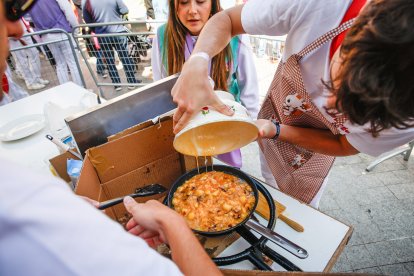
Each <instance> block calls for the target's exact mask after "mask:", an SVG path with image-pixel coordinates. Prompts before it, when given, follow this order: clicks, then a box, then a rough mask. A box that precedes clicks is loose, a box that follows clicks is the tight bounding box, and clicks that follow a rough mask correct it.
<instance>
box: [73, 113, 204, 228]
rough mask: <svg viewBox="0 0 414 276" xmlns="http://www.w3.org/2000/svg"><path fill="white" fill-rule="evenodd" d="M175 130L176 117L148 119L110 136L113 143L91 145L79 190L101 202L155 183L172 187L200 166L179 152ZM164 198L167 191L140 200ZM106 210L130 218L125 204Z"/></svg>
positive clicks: (202, 162)
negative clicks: (185, 174) (175, 146)
mask: <svg viewBox="0 0 414 276" xmlns="http://www.w3.org/2000/svg"><path fill="white" fill-rule="evenodd" d="M172 129H173V127H172V118H171V117H164V118H163V119H160V120H159V121H157V122H156V123H155V124H154V123H153V122H152V121H148V122H145V123H142V124H140V125H137V126H134V127H132V128H130V129H127V130H125V131H123V132H121V133H119V134H117V135H115V136H113V137H110V138H109V142H107V143H105V144H103V145H100V146H97V147H94V148H90V149H89V150H88V151H87V153H86V156H85V159H84V163H83V167H82V171H81V175H80V177H79V180H78V184H77V187H76V193H77V194H78V195H83V196H87V197H89V198H92V199H94V200H97V201H99V202H101V201H105V200H109V199H112V198H116V197H122V196H125V195H128V194H131V193H134V192H135V190H136V189H137V188H140V187H144V186H147V185H149V184H153V183H159V184H161V185H163V186H164V187H166V188H169V187H170V186H171V185H172V184H173V183H174V182H175V180H177V179H178V178H179V177H180V176H181V175H182V174H184V173H185V172H187V171H189V170H192V169H194V168H196V166H197V162H196V159H195V158H194V157H189V156H183V155H181V154H179V153H178V152H176V151H175V149H174V148H173V140H174V134H173V132H172ZM199 163H200V164H204V158H199ZM209 163H210V161H209ZM164 197H165V194H162V195H155V196H151V197H145V198H139V199H137V201H139V202H145V201H147V200H149V199H159V200H160V199H162V198H164ZM106 213H107V214H108V215H109V216H110V217H111V218H113V219H115V220H117V221H118V222H121V223H122V222H124V221H125V218H126V217H129V216H128V213H127V211H126V210H125V208H124V206H123V204H119V205H117V206H114V207H112V208H109V209H107V211H106Z"/></svg>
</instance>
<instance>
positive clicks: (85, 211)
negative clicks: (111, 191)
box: [0, 0, 220, 275]
mask: <svg viewBox="0 0 414 276" xmlns="http://www.w3.org/2000/svg"><path fill="white" fill-rule="evenodd" d="M33 2H34V1H30V0H27V1H14V0H7V3H6V0H0V42H1V43H0V75H2V74H3V73H4V71H5V68H6V67H5V66H6V57H7V55H8V47H7V36H11V37H14V38H19V37H20V36H21V35H22V32H23V30H22V28H21V26H20V25H19V23H18V22H16V21H17V20H18V19H19V17H21V16H23V14H24V13H25V12H27V9H29V8H30V4H33ZM9 4H11V5H9ZM5 10H6V11H5ZM6 16H7V17H6ZM1 100H2V97H1V96H0V101H1ZM0 175H1V181H0V191H1V192H0V275H94V274H99V275H182V274H185V275H198V274H199V273H200V271H202V272H203V273H205V274H206V275H219V274H220V271H219V270H218V269H217V267H216V266H215V265H214V263H213V262H212V261H211V259H210V258H209V256H208V255H207V254H206V252H205V251H204V249H203V248H202V246H201V245H200V244H199V243H198V241H197V239H196V237H195V236H194V235H193V233H192V231H191V229H190V228H189V227H188V226H187V224H186V222H185V220H184V218H183V217H181V216H180V215H178V214H177V213H176V212H174V211H173V210H172V209H169V208H168V207H166V206H164V205H162V204H161V203H160V202H158V201H154V200H150V201H148V202H146V203H145V204H138V203H136V202H135V201H134V200H133V199H132V198H130V197H126V198H125V200H124V204H125V206H126V208H127V210H128V211H129V212H130V213H131V214H132V215H133V217H132V219H131V220H130V221H129V222H128V224H127V229H128V232H129V233H127V232H126V231H125V230H124V229H123V228H122V226H121V225H119V224H117V223H116V222H114V221H112V220H111V219H109V218H108V217H107V216H106V215H104V214H103V213H102V212H100V211H98V210H97V209H96V208H94V207H93V206H92V205H91V204H89V203H87V202H86V201H85V200H83V199H81V198H80V197H78V196H76V195H75V194H73V193H72V191H71V190H70V189H69V186H68V185H67V184H66V183H64V182H63V181H62V180H59V179H58V178H55V177H52V176H43V175H38V174H35V173H32V172H30V171H28V170H27V168H21V167H19V166H16V165H14V164H10V162H9V161H8V160H4V159H0ZM134 235H137V236H139V237H136V236H134ZM160 242H165V243H168V244H169V246H170V248H171V252H172V261H171V260H169V259H167V258H165V257H163V256H161V255H160V254H158V253H157V252H156V251H155V250H153V249H152V248H150V247H149V246H148V245H150V246H156V245H157V244H159V243H160ZM174 263H175V264H174Z"/></svg>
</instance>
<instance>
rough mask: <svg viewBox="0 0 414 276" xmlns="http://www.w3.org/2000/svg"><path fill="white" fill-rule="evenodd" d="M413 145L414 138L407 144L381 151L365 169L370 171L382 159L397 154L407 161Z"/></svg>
mask: <svg viewBox="0 0 414 276" xmlns="http://www.w3.org/2000/svg"><path fill="white" fill-rule="evenodd" d="M413 147H414V140H413V141H411V142H410V143H408V144H405V145H404V146H401V147H398V148H396V149H393V150H391V151H389V152H386V153H383V154H381V155H380V156H379V157H378V158H377V159H375V160H374V161H372V162H371V163H370V164H369V165H368V167H367V168H366V169H365V170H366V171H368V172H370V171H372V170H373V169H374V168H375V167H376V166H377V165H378V164H379V163H381V162H382V161H385V160H388V159H390V158H392V157H394V156H397V155H399V154H402V155H403V156H404V160H405V161H408V158H410V155H411V152H412V150H413Z"/></svg>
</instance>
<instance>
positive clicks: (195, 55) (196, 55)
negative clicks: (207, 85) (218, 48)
mask: <svg viewBox="0 0 414 276" xmlns="http://www.w3.org/2000/svg"><path fill="white" fill-rule="evenodd" d="M195 57H201V58H203V59H204V60H206V61H207V62H210V56H209V55H208V54H207V53H206V52H198V53H195V54H191V56H190V58H189V59H188V60H190V59H192V58H195Z"/></svg>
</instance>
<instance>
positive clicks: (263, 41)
mask: <svg viewBox="0 0 414 276" xmlns="http://www.w3.org/2000/svg"><path fill="white" fill-rule="evenodd" d="M285 38H286V37H280V36H265V35H250V43H251V45H252V50H253V53H255V54H256V56H257V57H258V58H263V57H265V56H267V57H268V58H269V60H270V62H272V63H276V62H277V61H279V60H280V59H281V58H282V53H283V49H284V47H285Z"/></svg>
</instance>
